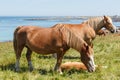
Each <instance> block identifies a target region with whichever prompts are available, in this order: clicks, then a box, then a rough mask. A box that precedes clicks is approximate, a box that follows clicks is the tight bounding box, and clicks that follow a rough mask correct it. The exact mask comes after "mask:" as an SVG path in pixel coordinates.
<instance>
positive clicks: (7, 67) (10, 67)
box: [0, 63, 28, 73]
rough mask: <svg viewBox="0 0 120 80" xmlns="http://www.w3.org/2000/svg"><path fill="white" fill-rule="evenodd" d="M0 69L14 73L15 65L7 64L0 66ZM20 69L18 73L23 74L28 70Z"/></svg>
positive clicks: (25, 68) (26, 68)
mask: <svg viewBox="0 0 120 80" xmlns="http://www.w3.org/2000/svg"><path fill="white" fill-rule="evenodd" d="M0 69H1V71H7V70H10V71H13V72H16V71H15V63H10V64H7V65H3V64H1V65H0ZM20 69H21V70H20V72H19V73H23V72H26V71H27V70H28V67H20Z"/></svg>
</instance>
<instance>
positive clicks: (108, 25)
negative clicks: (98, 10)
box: [104, 16, 116, 33]
mask: <svg viewBox="0 0 120 80" xmlns="http://www.w3.org/2000/svg"><path fill="white" fill-rule="evenodd" d="M104 27H105V28H106V29H108V30H109V31H110V32H111V33H114V32H116V27H115V26H114V25H113V23H112V19H111V18H110V17H108V16H104Z"/></svg>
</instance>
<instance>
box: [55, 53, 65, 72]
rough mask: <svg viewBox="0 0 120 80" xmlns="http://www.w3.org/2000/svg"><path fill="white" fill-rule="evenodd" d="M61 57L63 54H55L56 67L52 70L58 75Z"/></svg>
mask: <svg viewBox="0 0 120 80" xmlns="http://www.w3.org/2000/svg"><path fill="white" fill-rule="evenodd" d="M63 55H64V54H63V53H57V62H56V65H55V67H54V70H55V71H57V72H59V73H60V74H62V71H61V68H60V65H61V63H62V59H63Z"/></svg>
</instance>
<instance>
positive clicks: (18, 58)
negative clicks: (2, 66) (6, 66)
mask: <svg viewBox="0 0 120 80" xmlns="http://www.w3.org/2000/svg"><path fill="white" fill-rule="evenodd" d="M16 47H17V48H16V50H15V53H16V63H15V71H17V72H18V71H20V67H19V64H20V62H19V61H20V57H21V52H22V50H23V48H24V45H21V46H19V45H17V46H16Z"/></svg>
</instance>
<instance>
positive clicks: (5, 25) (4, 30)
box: [0, 16, 120, 42]
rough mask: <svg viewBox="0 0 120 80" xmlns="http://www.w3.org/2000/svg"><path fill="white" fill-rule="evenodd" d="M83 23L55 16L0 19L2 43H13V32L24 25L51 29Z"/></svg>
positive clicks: (6, 17) (118, 24)
mask: <svg viewBox="0 0 120 80" xmlns="http://www.w3.org/2000/svg"><path fill="white" fill-rule="evenodd" d="M81 22H83V19H74V18H70V19H68V18H64V17H63V16H61V17H54V16H52V17H51V16H39V17H25V16H20V17H15V16H14V17H11V16H4V17H0V42H4V41H12V40H13V32H14V30H15V29H16V27H17V26H22V25H35V26H42V27H51V26H53V25H55V24H57V23H75V24H79V23H81ZM113 23H114V25H115V26H120V22H113Z"/></svg>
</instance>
